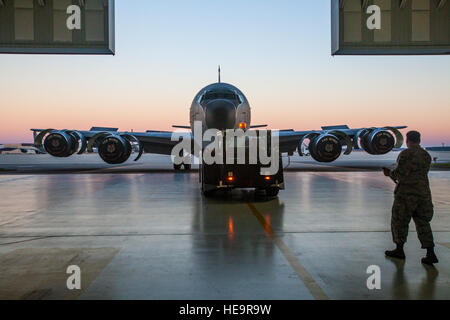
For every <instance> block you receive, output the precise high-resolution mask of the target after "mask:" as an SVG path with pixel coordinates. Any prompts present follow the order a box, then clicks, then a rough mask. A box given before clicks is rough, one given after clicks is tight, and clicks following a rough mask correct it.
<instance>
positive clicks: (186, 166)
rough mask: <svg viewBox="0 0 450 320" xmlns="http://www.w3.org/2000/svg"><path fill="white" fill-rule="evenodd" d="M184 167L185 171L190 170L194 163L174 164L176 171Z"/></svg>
mask: <svg viewBox="0 0 450 320" xmlns="http://www.w3.org/2000/svg"><path fill="white" fill-rule="evenodd" d="M183 168H184V171H189V170H191V169H192V165H190V164H174V165H173V169H174V170H175V171H181V170H182V169H183Z"/></svg>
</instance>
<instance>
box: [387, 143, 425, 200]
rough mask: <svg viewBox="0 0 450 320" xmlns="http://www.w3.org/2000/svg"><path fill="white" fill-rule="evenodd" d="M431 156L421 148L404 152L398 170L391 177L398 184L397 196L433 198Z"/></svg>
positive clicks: (399, 160) (400, 156)
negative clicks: (429, 178)
mask: <svg viewBox="0 0 450 320" xmlns="http://www.w3.org/2000/svg"><path fill="white" fill-rule="evenodd" d="M430 166H431V156H430V155H429V153H428V152H427V151H426V150H424V149H422V147H420V146H413V147H411V148H408V149H406V150H404V151H402V152H401V153H400V155H399V157H398V160H397V168H396V169H395V170H394V171H392V172H391V177H392V178H393V179H394V180H396V181H397V182H398V184H397V188H396V189H395V194H396V195H415V196H420V197H423V198H431V190H430V182H429V180H428V172H429V171H430Z"/></svg>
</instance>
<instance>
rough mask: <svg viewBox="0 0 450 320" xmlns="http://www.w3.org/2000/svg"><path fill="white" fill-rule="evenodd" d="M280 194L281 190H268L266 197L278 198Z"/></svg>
mask: <svg viewBox="0 0 450 320" xmlns="http://www.w3.org/2000/svg"><path fill="white" fill-rule="evenodd" d="M279 193H280V189H279V188H267V189H266V195H267V196H268V197H276V196H278V194H279Z"/></svg>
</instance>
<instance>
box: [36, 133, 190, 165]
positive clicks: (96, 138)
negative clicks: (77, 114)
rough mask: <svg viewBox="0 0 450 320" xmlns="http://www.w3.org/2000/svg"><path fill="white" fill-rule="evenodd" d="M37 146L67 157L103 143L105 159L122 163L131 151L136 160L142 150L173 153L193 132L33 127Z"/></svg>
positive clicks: (165, 153)
mask: <svg viewBox="0 0 450 320" xmlns="http://www.w3.org/2000/svg"><path fill="white" fill-rule="evenodd" d="M31 131H33V132H34V138H35V139H34V140H35V141H34V145H35V147H36V148H37V149H38V150H40V151H42V152H45V153H49V154H50V155H52V156H54V157H59V158H66V157H69V156H71V155H73V154H76V153H77V154H83V153H85V152H88V153H92V152H94V151H98V149H99V148H102V145H103V144H104V142H105V141H107V142H108V146H106V144H105V145H104V147H105V148H109V149H105V151H106V152H104V154H107V156H106V157H103V156H102V159H103V160H104V161H106V162H107V163H111V164H120V163H123V162H125V161H126V160H128V158H129V157H130V156H131V153H132V152H134V153H136V154H137V157H136V159H135V160H136V161H137V160H138V159H139V158H140V157H141V156H142V154H143V153H154V154H163V155H171V154H172V150H173V148H174V146H175V145H177V144H178V143H179V142H180V141H181V140H182V139H185V138H191V137H192V134H191V133H190V132H177V133H176V135H175V136H176V138H177V139H175V140H172V137H173V136H174V132H169V131H150V130H149V131H147V132H119V130H118V129H117V128H103V127H93V128H92V129H91V130H89V131H76V130H54V129H46V130H43V129H32V130H31Z"/></svg>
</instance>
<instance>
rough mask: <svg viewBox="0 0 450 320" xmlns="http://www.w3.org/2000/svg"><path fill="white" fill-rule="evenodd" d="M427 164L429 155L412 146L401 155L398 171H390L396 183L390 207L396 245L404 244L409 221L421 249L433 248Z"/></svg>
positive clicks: (432, 210) (432, 212) (428, 166)
mask: <svg viewBox="0 0 450 320" xmlns="http://www.w3.org/2000/svg"><path fill="white" fill-rule="evenodd" d="M430 165H431V156H430V155H429V154H428V152H427V151H425V150H424V149H422V148H421V147H420V146H413V147H411V148H409V149H407V150H404V151H403V152H402V153H400V156H399V157H398V161H397V168H396V169H395V170H394V171H392V172H391V177H392V178H393V179H394V180H396V181H397V182H398V184H397V188H396V189H395V201H394V206H393V208H392V236H393V238H394V242H395V243H396V244H404V243H405V242H406V239H407V237H408V229H409V223H410V222H411V218H412V219H413V220H414V223H415V224H416V229H417V234H418V237H419V240H420V242H421V244H422V248H423V249H426V248H433V247H434V239H433V232H432V231H431V226H430V222H431V220H432V218H433V214H434V208H433V201H432V197H431V190H430V183H429V180H428V172H429V170H430Z"/></svg>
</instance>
